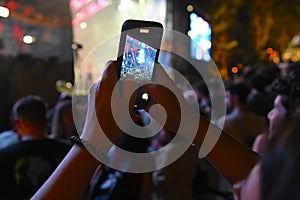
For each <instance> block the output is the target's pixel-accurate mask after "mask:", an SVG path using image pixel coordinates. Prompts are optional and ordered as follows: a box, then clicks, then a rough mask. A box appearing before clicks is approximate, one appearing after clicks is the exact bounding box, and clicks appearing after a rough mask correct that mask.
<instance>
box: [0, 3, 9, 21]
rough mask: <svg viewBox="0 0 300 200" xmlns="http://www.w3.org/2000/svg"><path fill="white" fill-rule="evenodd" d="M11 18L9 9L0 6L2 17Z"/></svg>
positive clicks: (0, 15)
mask: <svg viewBox="0 0 300 200" xmlns="http://www.w3.org/2000/svg"><path fill="white" fill-rule="evenodd" d="M8 16H9V9H8V8H6V7H3V6H0V17H4V18H7V17H8Z"/></svg>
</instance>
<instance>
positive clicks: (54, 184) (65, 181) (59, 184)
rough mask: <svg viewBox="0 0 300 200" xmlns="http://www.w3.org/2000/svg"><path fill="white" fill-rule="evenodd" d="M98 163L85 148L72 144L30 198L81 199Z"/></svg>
mask: <svg viewBox="0 0 300 200" xmlns="http://www.w3.org/2000/svg"><path fill="white" fill-rule="evenodd" d="M98 164H99V161H97V160H96V159H95V158H94V157H93V156H92V155H91V154H90V153H89V152H88V151H87V150H86V149H85V148H83V147H80V146H78V145H74V146H73V147H72V149H71V150H70V152H69V153H68V154H67V156H66V157H65V158H64V160H63V161H62V162H61V163H60V165H59V166H58V167H57V169H56V170H55V172H54V173H53V174H52V175H51V176H50V177H49V179H48V180H47V181H46V182H45V183H44V185H43V186H42V187H41V188H40V189H39V190H38V192H37V193H36V194H35V195H34V196H33V197H32V199H39V200H40V199H49V200H52V199H82V198H83V196H84V193H85V191H86V188H87V186H88V183H89V180H90V178H91V177H92V175H93V173H94V171H95V170H96V168H97V166H98Z"/></svg>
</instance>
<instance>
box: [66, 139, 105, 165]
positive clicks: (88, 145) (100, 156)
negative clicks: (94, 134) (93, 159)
mask: <svg viewBox="0 0 300 200" xmlns="http://www.w3.org/2000/svg"><path fill="white" fill-rule="evenodd" d="M70 141H71V143H72V144H73V145H74V144H78V145H79V146H81V147H86V148H87V149H88V150H89V151H91V152H92V153H93V154H94V155H96V156H97V158H98V159H101V160H103V161H104V162H105V163H108V162H109V158H108V156H107V155H105V154H104V153H102V152H101V151H100V150H99V149H97V148H96V147H94V146H93V145H92V144H91V143H89V142H88V141H86V140H84V139H81V138H80V137H79V136H78V135H73V136H71V137H70Z"/></svg>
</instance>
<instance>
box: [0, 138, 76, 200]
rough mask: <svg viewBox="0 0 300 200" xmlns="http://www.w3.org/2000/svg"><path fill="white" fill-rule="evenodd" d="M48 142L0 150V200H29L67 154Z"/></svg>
mask: <svg viewBox="0 0 300 200" xmlns="http://www.w3.org/2000/svg"><path fill="white" fill-rule="evenodd" d="M70 147H71V146H70V145H69V144H67V143H65V142H62V141H58V140H52V139H44V140H32V141H23V142H18V143H16V144H13V145H11V146H9V147H7V148H5V149H2V150H0V199H30V197H31V196H32V195H33V194H34V193H35V192H36V191H37V190H38V188H39V187H40V186H41V185H42V184H43V183H44V182H45V181H46V179H47V178H48V177H49V176H50V175H51V173H52V172H53V171H54V170H55V168H56V167H57V166H58V164H59V163H60V162H61V161H62V159H63V158H64V157H65V155H66V154H67V153H68V151H69V150H70Z"/></svg>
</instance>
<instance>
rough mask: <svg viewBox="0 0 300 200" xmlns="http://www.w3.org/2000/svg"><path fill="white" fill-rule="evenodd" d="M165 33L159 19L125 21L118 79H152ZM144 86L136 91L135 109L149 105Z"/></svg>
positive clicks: (148, 97)
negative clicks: (153, 20)
mask: <svg viewBox="0 0 300 200" xmlns="http://www.w3.org/2000/svg"><path fill="white" fill-rule="evenodd" d="M162 35H163V26H162V24H161V23H159V22H152V21H141V20H127V21H125V22H124V23H123V26H122V32H121V38H120V44H119V52H118V59H117V70H118V74H119V78H124V79H134V80H136V81H138V82H139V81H140V82H142V81H150V80H151V79H152V76H153V73H154V71H155V65H154V64H155V63H156V62H158V56H159V50H160V45H161V40H162ZM150 98H151V97H150V96H148V95H147V94H146V93H145V92H143V90H142V89H141V88H139V89H138V90H137V94H136V100H135V108H136V109H142V108H145V107H147V105H148V103H149V102H150Z"/></svg>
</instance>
